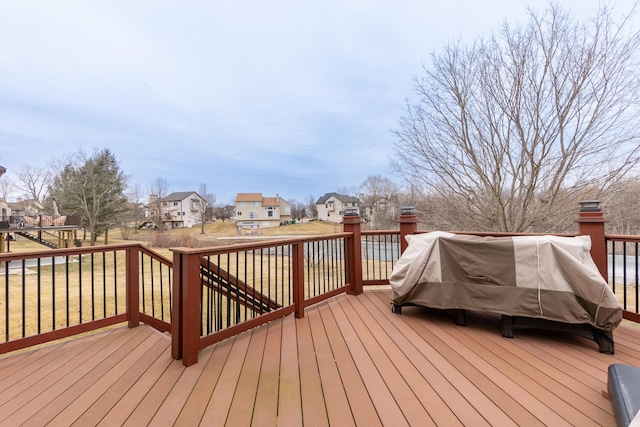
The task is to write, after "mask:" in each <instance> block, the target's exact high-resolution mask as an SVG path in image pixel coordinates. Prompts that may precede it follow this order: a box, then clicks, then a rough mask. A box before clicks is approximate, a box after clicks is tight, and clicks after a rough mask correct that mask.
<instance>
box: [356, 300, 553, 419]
mask: <svg viewBox="0 0 640 427" xmlns="http://www.w3.org/2000/svg"><path fill="white" fill-rule="evenodd" d="M370 298H375V296H369V298H366V299H365V298H362V299H361V300H368V302H364V303H363V304H364V305H365V306H366V307H367V311H368V312H369V313H371V314H370V316H371V321H372V322H376V321H377V322H380V319H386V320H387V321H391V320H392V319H393V320H398V315H397V314H393V313H391V310H384V311H381V310H379V308H380V304H378V305H377V306H376V305H374V302H373V301H371V300H370ZM381 326H382V325H381ZM385 329H386V330H389V329H390V328H385ZM399 334H400V332H399V331H397V332H396V331H394V335H393V339H397V338H398V336H397V335H399ZM384 347H385V348H391V349H392V350H394V349H393V340H392V338H391V337H389V340H388V341H386V342H385V344H384ZM402 347H403V348H406V346H404V345H402ZM398 348H399V346H398ZM453 348H454V349H455V350H457V351H459V352H460V351H461V350H462V351H465V349H464V347H463V346H458V348H455V347H453ZM395 350H397V348H396V349H395ZM469 362H470V363H472V364H474V366H477V367H478V368H479V369H480V366H484V367H489V368H490V366H489V365H488V364H485V365H480V366H478V363H482V362H483V360H482V359H481V358H476V359H475V360H472V361H469ZM416 363H422V362H421V361H420V360H419V359H416ZM490 372H491V371H490ZM493 373H494V374H495V373H497V374H499V372H493ZM426 374H427V375H429V373H426ZM483 374H484V375H487V372H486V371H483ZM403 376H404V377H405V378H412V377H413V375H411V373H403ZM487 376H488V377H489V376H490V377H491V378H492V380H493V381H496V377H495V376H494V375H487ZM512 385H514V386H515V387H514V388H515V389H516V390H517V391H522V389H521V387H519V386H518V385H517V384H515V383H513V382H512ZM412 388H414V390H415V389H416V387H415V386H414V387H412ZM431 390H432V394H433V395H435V396H433V397H430V399H429V401H430V402H438V401H441V402H442V399H441V397H440V396H439V395H438V394H437V393H436V392H435V391H433V389H431ZM509 391H511V392H513V390H509ZM494 392H495V391H494ZM485 394H488V393H486V392H485ZM498 394H499V396H498V399H504V402H503V405H504V406H508V407H509V414H510V415H511V417H512V418H515V421H517V422H518V423H520V424H521V425H531V426H533V425H536V424H537V423H538V424H539V423H540V422H539V421H538V420H537V419H536V418H535V417H533V416H532V415H531V413H530V412H528V411H524V412H523V410H524V408H522V407H521V405H520V403H518V401H517V400H516V399H515V398H514V397H512V393H509V392H508V391H503V390H502V389H500V391H499V392H498ZM527 397H530V396H528V394H527ZM442 404H443V405H444V402H442ZM540 406H542V405H540ZM518 407H520V408H522V409H519V408H518ZM447 409H448V410H449V411H450V409H449V408H448V407H447ZM441 411H442V410H441V409H438V410H437V411H434V412H435V414H434V415H436V414H438V413H440V412H441ZM514 414H515V416H514ZM456 422H458V423H459V421H458V420H457V419H456ZM437 423H438V424H439V425H445V424H446V425H450V424H451V423H452V420H438V421H437Z"/></svg>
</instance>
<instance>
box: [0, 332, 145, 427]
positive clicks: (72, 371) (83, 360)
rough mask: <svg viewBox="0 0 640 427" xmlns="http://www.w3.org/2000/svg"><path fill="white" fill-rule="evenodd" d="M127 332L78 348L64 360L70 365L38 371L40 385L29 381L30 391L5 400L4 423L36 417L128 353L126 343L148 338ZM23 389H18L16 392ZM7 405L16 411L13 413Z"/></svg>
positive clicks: (0, 408) (18, 422) (36, 375)
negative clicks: (77, 384) (115, 355)
mask: <svg viewBox="0 0 640 427" xmlns="http://www.w3.org/2000/svg"><path fill="white" fill-rule="evenodd" d="M125 332H126V331H125V330H119V331H117V332H115V333H109V334H107V335H106V336H104V340H103V341H101V342H100V341H99V342H97V343H96V344H95V345H91V346H88V347H87V348H85V349H78V350H79V351H78V352H73V354H68V353H65V355H64V356H61V357H60V360H61V361H64V362H66V363H65V364H64V365H63V366H58V365H57V364H53V363H52V365H54V366H55V367H56V369H55V370H53V371H52V370H51V366H46V367H43V369H41V370H39V371H36V372H34V373H33V375H32V378H31V379H35V380H37V382H36V383H32V382H31V381H28V382H26V384H29V385H30V386H29V387H28V388H27V389H24V390H23V391H22V392H21V393H20V394H18V395H16V396H15V398H14V399H11V400H6V401H4V402H5V403H4V404H3V405H2V406H1V407H0V411H1V412H0V413H1V414H2V416H0V420H2V421H5V422H8V423H14V425H17V424H20V423H22V422H24V421H26V420H27V419H28V418H30V417H32V416H33V415H34V414H40V413H41V412H42V411H43V409H44V408H45V407H46V406H47V405H49V403H50V402H51V401H53V400H55V399H56V398H58V397H59V396H61V395H63V394H65V392H66V390H67V389H69V388H70V387H71V386H73V384H75V382H76V381H79V380H80V379H81V378H82V376H83V375H85V374H86V373H88V372H91V371H92V370H93V369H95V368H96V366H98V365H99V364H100V363H102V362H103V361H104V360H105V359H108V358H109V357H111V356H112V355H113V353H118V352H121V353H122V354H125V352H126V351H128V347H127V345H126V344H127V343H128V342H129V340H130V339H134V340H135V339H140V337H144V334H140V332H141V331H133V332H131V333H130V334H126V333H125ZM23 384H24V383H23ZM19 388H22V387H19ZM19 388H18V387H16V390H17V389H19ZM6 406H8V407H11V408H12V409H10V410H9V409H8V408H7V407H6Z"/></svg>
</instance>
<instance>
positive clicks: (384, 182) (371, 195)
mask: <svg viewBox="0 0 640 427" xmlns="http://www.w3.org/2000/svg"><path fill="white" fill-rule="evenodd" d="M399 191H400V190H399V188H398V185H397V184H396V183H394V182H393V181H391V180H390V179H389V178H386V177H383V176H381V175H371V176H369V177H367V179H366V180H365V181H364V182H363V183H362V184H361V185H360V192H361V197H360V198H361V200H360V201H361V202H362V203H364V205H365V206H366V208H367V210H368V212H369V213H370V214H369V215H368V217H367V218H365V220H367V221H368V223H369V226H370V227H371V228H374V229H378V230H388V229H391V228H395V227H397V225H398V215H399V212H400V210H399V207H400V206H398V205H399Z"/></svg>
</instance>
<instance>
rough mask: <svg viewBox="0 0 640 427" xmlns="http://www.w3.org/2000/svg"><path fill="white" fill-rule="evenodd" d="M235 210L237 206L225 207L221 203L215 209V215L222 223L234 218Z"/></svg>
mask: <svg viewBox="0 0 640 427" xmlns="http://www.w3.org/2000/svg"><path fill="white" fill-rule="evenodd" d="M234 210H235V206H233V205H225V204H224V203H220V204H219V205H216V206H215V207H214V208H213V212H214V215H215V217H216V218H217V219H221V220H222V222H225V221H226V220H228V219H231V218H233V211H234Z"/></svg>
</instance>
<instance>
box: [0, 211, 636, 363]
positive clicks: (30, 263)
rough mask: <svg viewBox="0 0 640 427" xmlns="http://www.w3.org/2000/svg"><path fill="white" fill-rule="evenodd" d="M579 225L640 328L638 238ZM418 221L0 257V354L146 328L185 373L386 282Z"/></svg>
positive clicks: (589, 218) (597, 220) (598, 220)
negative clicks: (239, 337)
mask: <svg viewBox="0 0 640 427" xmlns="http://www.w3.org/2000/svg"><path fill="white" fill-rule="evenodd" d="M578 223H579V227H580V234H588V235H590V236H591V240H592V249H591V253H592V256H593V258H594V261H595V263H596V265H597V266H598V268H599V271H600V272H601V274H603V277H610V279H611V280H610V283H611V286H612V288H613V290H614V292H615V293H616V295H619V297H620V301H621V305H622V306H623V308H624V310H625V311H624V313H625V314H624V315H625V318H627V319H631V320H634V321H636V322H640V315H639V314H638V311H639V310H638V305H639V301H638V288H637V284H638V263H639V259H638V244H639V243H640V236H611V235H607V236H606V237H605V234H604V219H603V218H602V214H601V212H587V213H586V214H583V212H581V213H580V217H579V219H578ZM416 224H417V221H416V217H415V215H413V214H411V213H403V215H401V217H400V231H397V230H396V231H361V229H360V218H359V217H358V216H357V215H354V216H345V217H344V232H342V233H337V234H332V235H327V236H321V237H309V238H293V239H282V240H274V241H260V242H256V243H245V244H238V245H229V246H219V247H212V248H196V249H194V248H174V249H172V251H173V260H170V259H167V258H164V257H162V256H160V255H158V254H156V253H155V252H153V251H152V250H150V249H148V248H146V247H144V246H142V245H139V244H126V245H110V246H97V247H88V248H86V247H85V248H72V249H56V250H45V251H38V252H29V253H18V254H12V253H4V254H0V309H1V310H2V314H1V315H0V353H5V352H8V351H12V350H15V349H19V348H23V347H28V346H32V345H35V344H40V343H44V342H47V341H51V340H54V339H59V338H64V337H68V336H71V335H74V334H78V333H82V332H87V331H91V330H94V329H98V328H102V327H106V326H110V325H114V324H117V323H122V322H127V323H128V325H129V327H134V326H137V325H138V324H139V323H140V322H144V323H147V324H149V325H151V326H153V327H155V328H157V329H159V330H162V331H170V332H171V335H172V355H173V357H175V358H177V359H180V358H181V359H183V363H184V364H185V365H187V366H188V365H191V364H193V363H196V362H197V357H198V351H199V350H200V349H201V348H204V347H206V346H208V345H211V344H213V343H215V342H218V341H220V340H222V339H225V338H228V337H231V336H233V335H236V334H238V333H240V332H243V331H245V330H248V329H251V328H254V327H256V326H258V325H260V324H264V323H267V322H269V321H271V320H273V319H275V318H277V317H281V316H285V315H287V314H291V313H293V314H295V316H296V317H302V316H304V311H305V308H306V307H308V306H310V305H312V304H316V303H318V302H320V301H322V300H325V299H327V298H330V297H332V296H335V295H337V294H339V293H343V292H349V293H352V294H359V293H361V292H362V286H363V285H382V284H387V283H388V281H389V277H390V275H391V271H392V270H393V267H394V265H395V263H396V261H397V260H398V258H399V257H400V254H401V253H402V251H403V250H404V249H405V248H406V246H407V242H406V239H405V236H406V235H409V234H414V233H420V232H421V231H418V230H417V226H416ZM474 234H479V235H496V234H495V233H474ZM499 235H505V234H499ZM510 235H513V234H510ZM607 245H608V246H607ZM607 254H608V255H609V258H610V259H611V260H612V262H610V263H609V265H610V268H609V269H607V265H608V261H607V260H608V255H607ZM618 261H619V262H618ZM607 271H609V272H610V274H607Z"/></svg>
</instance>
